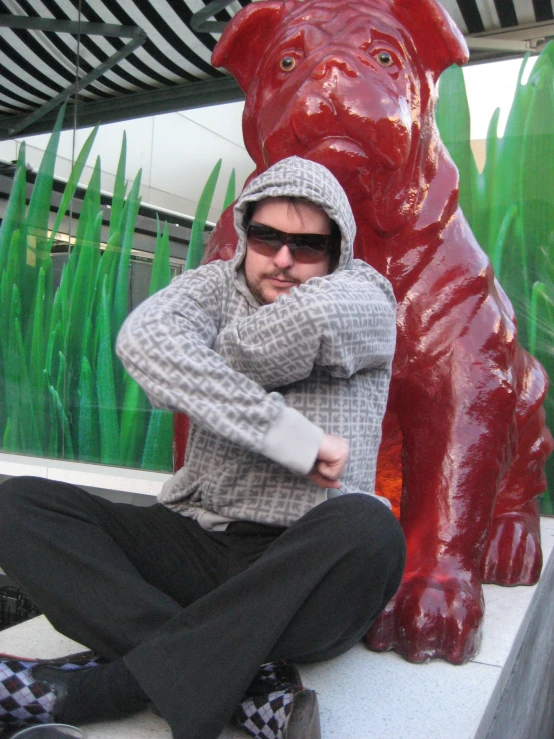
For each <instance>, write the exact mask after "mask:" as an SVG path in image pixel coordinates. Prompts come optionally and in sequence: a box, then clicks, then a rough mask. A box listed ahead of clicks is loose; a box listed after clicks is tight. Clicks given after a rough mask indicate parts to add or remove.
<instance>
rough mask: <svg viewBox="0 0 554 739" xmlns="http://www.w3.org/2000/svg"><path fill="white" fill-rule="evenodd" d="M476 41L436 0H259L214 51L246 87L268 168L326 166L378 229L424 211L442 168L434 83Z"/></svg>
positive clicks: (260, 160)
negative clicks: (288, 160)
mask: <svg viewBox="0 0 554 739" xmlns="http://www.w3.org/2000/svg"><path fill="white" fill-rule="evenodd" d="M466 60H467V46H466V44H465V41H464V39H463V36H462V35H461V33H460V32H459V30H458V29H457V28H456V26H455V25H454V23H453V22H452V20H451V19H450V17H449V16H448V15H447V13H446V11H445V10H444V9H443V8H442V7H441V6H440V5H439V3H438V2H436V0H340V2H338V1H337V0H285V1H284V2H280V1H279V0H261V1H260V2H254V3H252V4H250V5H248V6H247V7H246V8H244V9H243V10H242V11H241V12H240V13H238V14H237V15H236V16H235V18H234V19H233V20H232V21H231V23H230V24H229V25H228V27H227V28H226V30H225V32H224V33H223V35H222V37H221V39H220V41H219V43H218V45H217V46H216V49H215V51H214V53H213V57H212V62H213V64H214V66H217V67H224V68H225V69H227V70H229V71H230V72H231V73H232V74H233V75H234V76H235V77H236V79H237V80H238V82H239V84H240V86H241V88H242V89H243V90H244V92H245V93H246V107H245V111H244V119H243V129H244V139H245V143H246V147H247V149H248V152H249V154H250V156H251V157H252V158H253V160H254V161H255V163H256V166H257V171H258V172H260V171H262V170H264V169H266V168H267V167H268V166H271V165H272V164H274V163H275V162H277V161H279V160H280V159H283V158H285V157H288V156H291V155H294V154H295V155H298V156H302V157H305V158H308V159H313V160H315V161H318V162H320V163H321V164H324V165H325V166H326V167H328V168H329V169H330V170H331V171H332V172H333V173H334V174H335V176H336V177H337V178H338V179H339V181H340V182H341V183H342V185H343V186H344V187H345V189H346V191H347V193H348V195H349V197H350V199H351V202H352V205H353V207H354V210H355V212H356V211H357V212H358V213H360V207H357V206H360V205H361V204H362V203H363V204H364V208H365V212H366V213H367V217H368V219H369V223H370V225H371V227H372V229H373V230H374V231H375V232H377V233H381V234H386V233H390V232H391V231H397V230H398V229H399V228H400V227H401V225H403V224H405V223H406V221H407V220H410V219H411V218H414V217H415V214H416V213H417V210H418V208H420V207H421V203H422V202H423V200H424V199H425V197H426V192H427V190H428V185H429V182H430V180H431V179H433V177H434V172H435V171H436V168H437V158H438V149H440V141H439V138H438V133H437V131H436V126H435V122H434V106H435V101H436V83H437V80H438V78H439V76H440V74H441V72H443V71H444V69H446V68H447V67H448V66H450V65H451V64H454V63H456V64H461V63H463V62H465V61H466Z"/></svg>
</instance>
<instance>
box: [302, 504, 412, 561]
mask: <svg viewBox="0 0 554 739" xmlns="http://www.w3.org/2000/svg"><path fill="white" fill-rule="evenodd" d="M318 509H320V510H319V511H318ZM315 511H317V512H318V513H319V514H320V515H322V516H323V517H324V519H325V524H326V528H327V529H328V531H327V535H328V537H329V541H333V545H334V546H340V547H341V548H344V549H345V550H346V551H348V552H349V553H350V554H352V555H354V557H355V559H356V560H357V561H358V562H359V565H360V567H363V566H364V563H367V562H368V561H371V562H372V564H373V565H375V564H376V563H377V561H378V560H379V559H382V561H383V564H384V563H385V562H386V564H387V569H389V571H390V570H391V569H392V570H394V569H397V568H398V569H403V567H404V562H405V557H406V541H405V538H404V533H403V531H402V528H401V526H400V524H399V523H398V521H397V520H396V518H395V516H394V515H393V513H392V512H391V511H390V510H389V508H387V506H386V505H384V504H383V503H382V502H381V501H380V500H378V499H377V498H375V497H373V496H371V495H365V494H363V493H351V494H348V495H341V496H337V497H336V498H331V499H330V500H328V501H326V502H325V503H322V504H321V505H320V506H318V507H317V508H316V509H314V512H315Z"/></svg>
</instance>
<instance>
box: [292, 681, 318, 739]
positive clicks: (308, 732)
mask: <svg viewBox="0 0 554 739" xmlns="http://www.w3.org/2000/svg"><path fill="white" fill-rule="evenodd" d="M292 705H293V708H292V712H291V714H290V718H289V720H288V722H287V728H286V729H285V733H284V735H283V739H321V726H320V722H319V705H318V702H317V694H316V692H315V690H308V689H307V688H304V689H303V690H299V691H298V693H296V694H295V696H294V699H293V703H292Z"/></svg>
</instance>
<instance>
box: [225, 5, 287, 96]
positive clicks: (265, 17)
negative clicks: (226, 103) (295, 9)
mask: <svg viewBox="0 0 554 739" xmlns="http://www.w3.org/2000/svg"><path fill="white" fill-rule="evenodd" d="M284 13H285V3H284V2H281V0H260V2H255V3H251V4H250V5H247V6H246V7H245V8H243V10H241V11H240V12H239V13H237V15H235V17H234V18H233V19H232V20H231V21H230V23H229V25H228V26H227V27H226V29H225V30H224V31H223V33H222V35H221V38H220V39H219V41H218V42H217V45H216V47H215V49H214V51H213V54H212V64H213V66H214V67H223V69H227V70H228V71H229V72H231V74H232V75H233V77H235V79H236V80H237V82H238V83H239V85H240V86H241V89H242V90H243V91H244V92H245V93H246V92H248V87H249V85H250V82H251V81H252V79H253V77H254V74H255V72H256V69H257V67H258V64H259V62H260V59H261V57H262V54H263V52H264V50H265V48H266V46H267V45H268V43H269V40H270V38H271V32H272V30H273V29H274V28H275V26H276V25H277V24H278V23H279V21H280V20H281V18H282V17H283V15H284Z"/></svg>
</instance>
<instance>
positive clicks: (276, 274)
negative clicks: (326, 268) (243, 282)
mask: <svg viewBox="0 0 554 739" xmlns="http://www.w3.org/2000/svg"><path fill="white" fill-rule="evenodd" d="M266 279H270V280H275V279H278V280H284V281H286V282H293V283H294V285H301V284H302V283H301V282H300V280H299V279H297V278H296V277H292V275H290V274H289V272H287V270H284V271H283V270H281V269H277V270H274V271H273V272H266V273H265V274H263V275H262V276H261V277H260V278H259V280H258V283H257V285H249V287H250V291H251V292H252V294H253V295H254V297H255V298H256V299H257V300H259V302H260V303H262V304H264V305H268V304H269V302H273V301H267V300H266V299H265V297H264V295H263V293H262V290H261V287H260V286H261V284H262V282H263V280H266ZM294 285H293V287H294Z"/></svg>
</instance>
